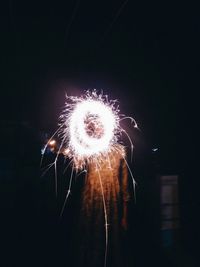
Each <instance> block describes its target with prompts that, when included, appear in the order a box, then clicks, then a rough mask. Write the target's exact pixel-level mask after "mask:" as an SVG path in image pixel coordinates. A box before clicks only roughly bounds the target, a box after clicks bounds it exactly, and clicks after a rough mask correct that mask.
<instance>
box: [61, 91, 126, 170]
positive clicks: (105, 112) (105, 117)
mask: <svg viewBox="0 0 200 267" xmlns="http://www.w3.org/2000/svg"><path fill="white" fill-rule="evenodd" d="M66 97H67V102H66V103H65V109H64V111H63V113H62V115H61V116H60V122H61V123H60V130H59V133H60V136H61V139H62V143H61V147H62V148H63V149H68V150H69V153H68V154H67V156H68V157H69V158H71V159H73V162H74V165H75V167H77V168H80V169H83V168H84V166H85V165H86V163H87V162H89V161H96V162H98V161H99V160H101V159H102V156H106V155H107V154H108V152H110V151H111V150H112V149H114V148H113V146H114V145H116V144H117V143H118V138H119V136H120V135H121V134H122V132H123V129H122V128H121V127H120V125H119V122H120V116H119V109H118V105H116V103H117V101H116V100H108V96H106V95H103V94H102V93H101V94H97V92H96V90H93V91H86V93H85V95H83V96H80V97H74V96H66Z"/></svg>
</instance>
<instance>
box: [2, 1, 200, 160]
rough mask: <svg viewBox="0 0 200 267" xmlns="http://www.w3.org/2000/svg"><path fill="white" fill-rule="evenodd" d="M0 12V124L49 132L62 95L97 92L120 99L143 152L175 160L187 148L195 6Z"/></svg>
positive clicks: (195, 53)
mask: <svg viewBox="0 0 200 267" xmlns="http://www.w3.org/2000/svg"><path fill="white" fill-rule="evenodd" d="M2 11H3V14H2V15H3V16H2V23H1V25H2V26H3V28H2V33H1V59H2V61H1V63H2V67H1V73H2V83H1V94H3V98H1V99H2V103H1V110H2V111H1V115H2V116H1V117H2V119H3V120H4V121H6V120H14V121H16V120H19V121H21V120H27V121H30V122H31V123H32V124H33V125H36V126H37V127H38V128H40V129H46V128H48V127H49V128H50V129H55V128H56V123H57V117H58V115H59V113H60V111H61V108H62V106H63V105H64V95H65V92H67V93H68V94H76V93H78V94H80V93H81V92H83V90H84V89H88V88H90V89H91V88H97V89H104V90H105V92H106V93H108V94H109V95H110V97H111V98H117V99H119V100H120V103H121V109H122V112H125V113H126V114H130V115H131V116H133V117H135V118H136V120H137V121H138V124H139V126H140V128H141V130H142V133H143V135H144V136H145V138H146V139H147V140H148V142H149V145H150V146H159V147H160V148H161V150H163V151H164V154H165V155H169V154H170V155H172V154H173V155H175V156H174V157H175V159H176V158H177V157H179V156H180V155H182V153H184V151H185V146H186V147H187V146H188V145H189V146H190V145H191V144H193V142H194V141H193V140H194V138H193V128H194V126H193V125H194V122H196V119H195V117H196V114H197V110H195V109H196V107H197V105H196V104H195V103H196V102H197V98H196V96H197V93H196V92H197V89H198V83H197V82H198V78H197V77H198V62H199V47H200V46H199V45H200V37H199V34H200V22H199V17H198V8H197V7H195V6H193V5H192V4H191V5H189V6H188V5H186V4H184V3H183V2H181V1H180V2H177V1H172V2H171V3H170V2H169V1H167V2H166V3H163V1H153V2H152V1H122V0H115V1H105V0H101V1H99V0H97V1H91V0H87V1H81V0H77V1H73V0H70V1H69V0H68V1H52V2H50V1H48V2H47V1H22V0H20V1H11V0H10V1H8V2H7V5H5V7H4V8H3V9H2ZM189 121H190V122H189ZM188 126H189V127H188ZM183 143H184V146H183ZM177 153H178V154H177ZM167 157H169V156H167Z"/></svg>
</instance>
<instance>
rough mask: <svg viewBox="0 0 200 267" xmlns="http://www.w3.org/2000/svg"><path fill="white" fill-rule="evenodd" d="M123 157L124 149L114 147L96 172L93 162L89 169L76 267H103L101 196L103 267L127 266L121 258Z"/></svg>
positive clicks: (124, 224) (124, 206)
mask: <svg viewBox="0 0 200 267" xmlns="http://www.w3.org/2000/svg"><path fill="white" fill-rule="evenodd" d="M124 157H125V150H124V147H123V146H121V145H117V146H115V147H113V149H112V150H111V152H109V153H108V155H107V156H106V157H105V158H103V159H102V160H101V162H100V166H99V167H98V169H97V167H96V165H95V163H90V164H89V166H88V171H87V175H86V177H85V184H84V188H83V192H82V202H81V203H82V204H81V205H82V208H81V216H80V232H79V242H80V256H79V257H78V258H79V260H78V263H77V266H79V267H81V266H87V267H90V266H91V267H94V266H95V267H98V266H99V267H103V266H104V257H105V249H106V239H105V231H106V229H105V217H104V212H105V210H104V205H103V195H104V198H105V205H106V213H107V223H108V246H107V265H106V266H107V267H111V266H113V267H121V266H123V267H124V266H126V264H125V257H124V255H123V254H124V253H123V232H124V231H125V230H127V202H128V201H129V199H130V196H129V189H128V171H127V166H126V163H125V160H124ZM100 179H101V180H100ZM101 183H102V187H101ZM102 188H103V195H102ZM76 245H77V244H76ZM76 247H77V246H76Z"/></svg>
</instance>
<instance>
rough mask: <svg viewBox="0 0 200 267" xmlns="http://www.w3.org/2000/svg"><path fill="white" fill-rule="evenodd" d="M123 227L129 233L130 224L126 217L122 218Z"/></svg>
mask: <svg viewBox="0 0 200 267" xmlns="http://www.w3.org/2000/svg"><path fill="white" fill-rule="evenodd" d="M121 226H122V228H123V230H125V231H127V228H128V224H127V219H126V218H125V217H123V218H122V221H121Z"/></svg>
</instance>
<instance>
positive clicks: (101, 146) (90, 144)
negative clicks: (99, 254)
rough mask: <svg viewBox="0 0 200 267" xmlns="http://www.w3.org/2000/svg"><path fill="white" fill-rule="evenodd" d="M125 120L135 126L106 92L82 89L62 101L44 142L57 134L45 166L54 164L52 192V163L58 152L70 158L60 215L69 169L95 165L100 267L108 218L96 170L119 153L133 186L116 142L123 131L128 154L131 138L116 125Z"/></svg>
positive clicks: (123, 154) (119, 145)
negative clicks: (100, 208) (101, 229)
mask: <svg viewBox="0 0 200 267" xmlns="http://www.w3.org/2000/svg"><path fill="white" fill-rule="evenodd" d="M125 119H130V120H131V123H133V126H134V128H138V127H137V123H136V121H135V120H134V119H133V118H132V117H126V116H125V115H121V114H120V110H119V105H118V101H117V100H109V98H108V96H107V95H104V94H103V93H99V94H98V93H97V91H96V90H93V91H86V92H85V94H84V95H82V96H80V97H77V96H68V95H66V103H65V107H64V110H63V112H62V114H61V116H60V122H59V128H58V130H57V131H56V132H55V134H54V135H53V136H52V137H51V138H50V140H49V141H48V144H49V143H50V144H51V143H52V142H53V137H54V136H55V135H56V134H58V136H59V138H60V140H61V143H60V146H59V149H58V153H57V156H56V158H55V161H54V163H52V164H50V165H49V166H48V169H49V168H51V167H52V165H54V166H55V187H56V195H57V173H56V162H57V159H58V155H59V153H63V154H64V155H65V157H67V158H69V160H70V164H68V166H67V167H66V169H67V168H68V167H69V166H70V165H71V166H72V171H71V177H70V182H69V188H68V190H67V194H66V197H65V201H64V204H63V207H62V210H61V214H60V216H62V214H63V211H64V208H65V205H66V202H67V199H68V196H69V194H70V192H71V183H72V178H73V172H75V173H76V176H77V175H80V173H81V172H84V171H87V166H88V164H90V163H92V164H93V165H95V166H96V170H97V172H98V177H99V182H100V188H101V192H102V201H103V208H104V219H105V240H106V249H105V261H104V266H106V258H107V245H108V229H107V226H108V220H107V211H106V204H105V197H104V190H103V185H102V181H101V176H100V172H99V170H100V168H101V162H102V161H104V160H106V161H108V163H109V161H110V159H109V155H110V154H111V153H112V151H113V150H115V151H117V153H120V154H121V157H122V158H123V159H124V160H125V163H126V164H127V167H128V170H129V172H130V174H131V177H132V181H133V188H135V180H134V178H133V175H132V172H131V169H130V167H129V166H128V163H127V161H126V159H125V153H124V147H123V146H122V145H121V144H119V142H120V138H121V137H122V135H123V134H125V136H126V137H127V138H128V140H129V141H130V145H131V154H132V152H133V151H132V150H133V143H132V141H131V138H130V137H129V135H128V133H127V132H126V131H125V129H123V128H122V126H121V125H120V122H121V121H122V120H125ZM48 144H47V145H48ZM47 145H46V146H47ZM45 149H46V147H45ZM48 169H47V170H48Z"/></svg>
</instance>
